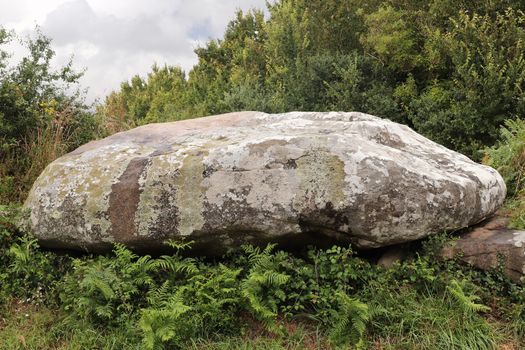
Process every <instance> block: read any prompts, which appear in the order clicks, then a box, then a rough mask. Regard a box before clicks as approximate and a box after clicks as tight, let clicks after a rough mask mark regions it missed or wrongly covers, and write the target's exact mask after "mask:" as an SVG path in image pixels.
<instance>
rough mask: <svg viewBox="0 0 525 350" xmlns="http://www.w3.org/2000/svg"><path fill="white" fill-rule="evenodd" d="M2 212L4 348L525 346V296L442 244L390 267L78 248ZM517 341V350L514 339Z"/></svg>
mask: <svg viewBox="0 0 525 350" xmlns="http://www.w3.org/2000/svg"><path fill="white" fill-rule="evenodd" d="M2 213H3V214H2V217H3V219H2V220H0V234H1V237H2V240H1V241H0V299H1V305H2V306H1V307H0V310H1V314H0V316H1V317H0V340H1V341H0V348H2V349H17V348H19V349H25V348H30V349H48V348H55V349H124V348H125V349H254V348H257V349H339V348H341V349H343V348H344V349H348V348H350V349H369V348H377V349H496V348H497V347H498V346H500V345H501V344H506V345H505V346H507V348H509V349H513V348H515V349H518V348H520V346H521V345H520V344H525V343H524V341H525V337H524V333H525V332H524V330H525V308H524V307H523V305H524V301H525V293H524V289H523V287H521V286H519V285H516V284H513V283H511V282H510V281H508V280H507V279H506V278H505V277H503V275H502V274H500V273H499V272H498V271H494V272H491V273H482V272H478V271H475V270H472V269H470V268H465V267H463V266H462V265H460V264H458V263H456V262H455V261H448V262H443V261H440V260H439V259H437V257H436V256H435V253H436V251H437V250H439V246H440V244H441V243H442V242H443V240H444V238H443V237H440V236H438V237H435V238H431V239H429V240H427V241H426V242H424V244H423V248H422V249H421V250H420V251H419V253H417V254H416V255H415V256H414V257H412V258H411V259H409V260H407V261H405V262H403V263H401V264H397V265H395V266H394V267H393V268H390V269H384V268H382V267H378V266H376V265H374V264H372V263H370V262H369V261H367V260H365V259H363V258H360V257H358V256H356V254H355V253H354V252H353V251H352V249H351V248H350V247H340V246H334V247H332V248H330V249H325V250H323V249H315V248H311V249H309V250H308V252H307V253H304V254H295V255H294V254H291V253H289V252H284V251H281V250H278V249H276V247H275V246H272V245H269V246H267V247H266V248H257V247H252V246H245V247H242V249H239V250H236V251H231V252H229V253H228V254H226V255H225V256H223V257H222V258H220V259H213V260H210V259H203V258H196V257H188V256H186V255H185V254H184V252H185V250H187V249H188V248H189V246H190V244H188V243H185V244H178V243H176V242H168V243H167V244H169V245H170V246H171V248H172V249H173V252H172V253H171V254H168V255H163V256H155V257H152V256H149V255H138V254H135V253H133V252H132V251H130V250H128V249H127V248H125V247H124V246H122V245H118V244H117V245H115V248H114V250H113V252H112V254H107V255H99V256H92V255H84V256H77V257H72V256H70V255H61V254H58V253H53V252H49V251H45V250H42V249H41V248H39V246H38V243H37V241H36V240H34V239H33V238H31V237H30V236H29V235H26V234H23V233H22V232H19V231H17V230H16V226H14V225H13V224H12V222H13V221H14V220H15V217H16V216H17V215H18V214H17V211H16V210H13V209H11V208H5V207H4V208H2ZM508 344H511V345H510V346H511V347H508V346H509V345H508Z"/></svg>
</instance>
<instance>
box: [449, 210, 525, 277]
mask: <svg viewBox="0 0 525 350" xmlns="http://www.w3.org/2000/svg"><path fill="white" fill-rule="evenodd" d="M507 222H508V220H507V218H505V217H498V216H496V217H494V218H492V219H490V220H487V222H484V223H482V224H480V225H477V226H476V227H474V228H473V229H472V230H470V231H469V232H466V233H464V234H462V235H461V236H460V237H459V239H457V240H454V241H451V242H448V244H446V245H445V247H443V249H442V250H441V252H440V256H441V257H443V258H445V259H452V258H458V259H460V260H462V261H464V262H467V263H469V264H471V265H473V266H475V267H477V268H479V269H482V270H491V269H496V268H502V269H503V272H504V273H505V275H506V276H507V277H509V278H510V279H511V280H513V281H514V282H516V283H518V282H521V279H522V277H523V275H525V230H513V229H509V228H507ZM501 264H502V265H501Z"/></svg>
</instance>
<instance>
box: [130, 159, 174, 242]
mask: <svg viewBox="0 0 525 350" xmlns="http://www.w3.org/2000/svg"><path fill="white" fill-rule="evenodd" d="M181 158H182V156H181V155H179V154H177V153H175V152H174V153H170V154H163V155H159V156H156V157H152V158H151V160H150V163H149V165H148V166H147V167H146V169H145V171H144V174H143V177H142V178H141V179H140V180H139V184H140V188H141V194H140V200H139V204H138V208H137V212H136V214H135V227H137V228H138V229H137V234H138V235H139V236H147V235H149V233H150V227H151V225H154V224H155V222H156V221H157V218H158V216H159V210H163V209H162V208H159V200H160V198H161V196H162V194H163V193H169V198H168V200H169V205H170V206H176V205H177V203H176V202H175V200H176V198H175V192H176V186H177V183H176V180H177V176H178V174H177V170H178V169H179V168H180V167H181V166H182V162H181V160H180V159H181ZM163 204H164V205H166V203H163ZM164 210H166V208H164Z"/></svg>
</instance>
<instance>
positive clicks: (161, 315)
mask: <svg viewBox="0 0 525 350" xmlns="http://www.w3.org/2000/svg"><path fill="white" fill-rule="evenodd" d="M165 288H166V287H165ZM157 296H158V297H160V298H161V299H158V300H155V302H154V303H153V305H152V307H151V308H147V309H143V310H141V317H140V321H139V326H140V328H141V329H142V332H143V338H142V342H143V344H144V346H145V348H146V349H151V350H153V349H164V344H165V343H166V342H169V341H173V342H175V343H180V342H181V340H182V338H183V337H182V336H181V335H180V334H179V329H180V328H181V325H182V326H183V325H184V321H183V320H181V318H182V316H183V315H184V314H185V313H187V312H189V311H190V310H191V307H189V306H187V305H185V304H184V302H183V301H182V299H181V298H180V297H179V296H178V295H171V296H168V295H167V294H166V289H164V290H163V291H161V292H160V293H159V294H158V295H157Z"/></svg>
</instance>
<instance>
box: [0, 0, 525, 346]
mask: <svg viewBox="0 0 525 350" xmlns="http://www.w3.org/2000/svg"><path fill="white" fill-rule="evenodd" d="M524 7H525V6H524V5H523V2H522V1H517V0H504V1H488V0H487V1H469V0H460V1H457V0H454V1H452V0H450V1H448V0H445V1H443V0H440V1H438V0H435V1H415V0H374V1H366V2H362V1H357V0H350V1H335V0H326V1H317V0H316V1H311V0H310V1H306V0H280V1H276V2H275V3H274V4H271V5H268V9H269V14H270V15H269V17H267V18H265V17H264V16H263V13H262V12H260V11H256V10H254V11H251V12H248V13H242V12H239V13H237V14H236V16H235V18H234V19H233V20H232V21H231V22H230V24H229V25H228V27H227V29H226V32H225V34H224V37H223V38H222V39H220V40H212V41H210V42H208V43H207V44H206V45H205V46H204V47H201V48H198V49H197V50H196V54H197V56H198V59H199V60H198V63H197V65H195V67H194V68H193V69H192V70H191V71H190V72H188V73H187V74H186V73H185V72H183V71H182V70H181V69H180V68H179V67H177V66H170V65H165V66H158V65H154V66H153V67H152V71H151V72H150V73H149V74H148V76H147V77H140V76H135V77H132V78H131V79H130V80H129V81H125V82H123V83H122V85H121V87H120V88H119V89H118V90H117V91H115V92H113V93H111V94H109V95H108V96H107V97H106V99H105V100H104V101H103V102H102V103H98V104H96V105H94V106H89V105H87V104H86V103H85V101H84V92H83V90H82V89H81V88H80V87H79V86H78V79H79V78H80V76H81V73H79V72H75V71H73V69H72V64H71V63H70V64H68V65H66V66H64V67H62V68H59V69H52V68H51V64H50V62H51V59H52V57H53V55H54V52H53V50H52V48H51V44H50V43H51V41H50V39H49V38H46V37H45V36H44V35H42V34H37V35H36V36H34V37H32V38H26V39H23V38H22V39H21V38H20V37H18V36H17V35H16V33H13V32H8V31H6V30H3V29H0V204H3V205H1V206H0V348H1V349H163V348H166V349H173V348H182V349H253V348H257V349H305V348H306V349H336V348H357V349H436V348H438V349H496V348H500V349H521V348H523V347H524V344H525V306H524V305H525V290H524V289H523V287H522V286H521V285H517V284H515V283H512V282H511V281H509V280H507V279H506V278H505V277H504V276H503V274H502V272H501V270H502V268H501V267H500V268H497V269H495V270H494V271H489V272H480V271H477V270H474V269H472V268H470V267H468V266H464V265H461V264H460V263H458V262H457V261H448V262H444V261H440V260H439V259H437V258H436V256H435V255H436V251H437V250H438V249H439V247H440V245H441V244H442V243H443V242H444V241H445V240H446V239H448V238H447V237H446V235H444V234H443V235H439V236H436V237H434V238H432V239H429V240H426V241H424V242H418V243H415V244H414V245H413V246H412V248H413V251H414V253H413V255H412V256H411V257H409V258H408V259H407V260H406V261H404V262H403V263H401V264H397V265H395V266H394V267H392V268H389V269H385V268H382V267H379V266H376V265H375V264H374V262H375V260H376V258H377V256H376V255H374V254H369V255H367V256H363V255H360V254H358V253H356V252H354V251H353V250H352V248H351V247H337V246H336V247H332V248H330V249H324V250H323V249H317V248H314V247H310V248H309V249H305V250H304V251H302V252H294V253H291V252H284V251H281V250H279V249H278V247H274V246H268V247H266V248H255V247H251V246H245V247H240V248H239V249H238V250H236V251H231V252H229V253H228V254H226V255H225V256H223V257H220V258H219V257H217V258H213V259H212V258H203V257H190V256H188V255H187V254H186V253H187V252H188V250H189V249H191V248H190V247H191V243H186V244H181V243H176V242H167V244H168V245H170V246H171V248H172V251H173V253H172V254H168V255H164V256H148V255H137V254H135V253H134V252H132V251H130V250H128V249H126V248H125V247H123V246H120V245H116V246H115V249H114V251H113V253H112V254H108V255H99V256H94V255H80V254H74V253H72V252H52V251H47V250H44V249H41V248H40V247H39V245H38V242H37V241H36V240H35V239H34V238H33V237H31V235H30V233H28V232H21V231H20V229H19V228H18V227H17V225H16V222H17V221H18V218H19V216H21V215H25V213H23V212H22V211H21V210H20V208H19V206H20V203H21V202H22V201H23V200H24V198H25V195H26V194H27V191H28V190H29V188H30V186H31V184H32V183H33V181H34V179H35V178H36V176H38V174H39V173H40V172H41V171H42V170H43V168H44V167H45V166H46V165H47V164H48V163H49V162H50V161H52V160H53V159H55V158H57V157H58V156H60V155H62V154H64V153H65V152H68V151H70V150H72V149H74V148H75V147H77V146H78V145H80V144H83V143H85V142H87V141H89V140H92V139H95V138H99V137H103V136H106V135H109V134H112V133H115V132H118V131H121V130H126V129H129V128H131V127H134V126H137V125H141V124H145V123H151V122H163V121H173V120H180V119H186V118H193V117H199V116H205V115H210V114H216V113H221V112H229V111H237V110H243V109H249V110H261V111H266V112H284V111H290V110H314V111H325V110H346V111H349V110H357V111H364V112H367V113H371V114H375V115H378V116H381V117H386V118H390V119H392V120H394V121H397V122H400V123H404V124H407V125H409V126H411V127H412V128H414V129H415V130H416V131H418V132H420V133H422V134H424V135H426V136H427V137H429V138H431V139H433V140H435V141H437V142H439V143H441V144H443V145H445V146H447V147H450V148H453V149H455V150H458V151H460V152H463V153H465V154H467V155H468V156H470V157H472V158H474V159H476V160H483V161H484V162H485V163H487V164H489V165H491V166H493V167H495V168H497V169H498V170H499V171H500V173H501V174H502V175H503V176H504V178H505V180H506V182H507V186H508V189H509V200H508V203H507V205H506V207H505V210H506V211H508V212H509V215H511V216H512V218H513V219H512V225H514V226H515V227H519V228H525V173H524V171H525V170H524V169H525V121H524V120H523V119H521V118H523V115H524V109H525V95H524V92H523V91H524V85H525V84H524V79H525V60H524V57H523V55H524V52H525V51H524V50H523V49H524V47H523V43H524V42H525V40H524V39H525V14H524V13H523V11H524V10H525V8H524ZM13 40H21V41H22V44H23V45H24V46H25V47H26V49H27V52H28V53H27V55H26V56H25V57H23V58H22V59H21V60H20V61H17V62H13V61H12V60H11V59H10V57H9V52H7V51H6V49H4V48H5V47H6V45H5V44H6V43H8V42H10V41H13Z"/></svg>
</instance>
